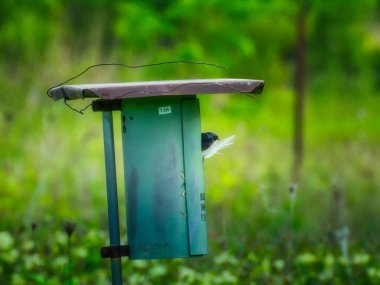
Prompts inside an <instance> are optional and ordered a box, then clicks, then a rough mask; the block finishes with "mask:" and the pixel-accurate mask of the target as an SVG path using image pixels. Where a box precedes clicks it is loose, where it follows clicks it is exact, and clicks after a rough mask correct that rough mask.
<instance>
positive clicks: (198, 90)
mask: <svg viewBox="0 0 380 285" xmlns="http://www.w3.org/2000/svg"><path fill="white" fill-rule="evenodd" d="M263 86H264V82H263V81H260V80H248V79H208V80H178V81H151V82H134V83H112V84H91V85H65V86H60V87H56V88H54V89H52V90H51V92H50V93H51V95H52V96H53V98H54V99H56V100H58V99H67V100H72V99H80V98H87V97H95V98H96V97H98V98H100V99H99V100H96V101H94V102H93V110H94V111H102V112H103V123H104V143H105V159H106V174H107V191H108V192H109V193H108V207H109V214H110V215H109V222H110V235H111V247H108V248H106V249H107V250H108V251H107V250H105V253H104V252H103V253H104V255H105V256H106V257H112V258H117V257H120V256H124V255H128V256H129V258H130V259H153V258H179V257H192V256H200V255H204V254H207V231H206V206H205V202H206V200H205V199H206V198H205V197H206V196H205V187H204V177H203V157H202V150H201V121H200V111H199V100H198V99H197V98H196V94H212V93H213V94H215V93H239V92H240V93H255V94H258V93H261V91H262V89H263ZM112 111H120V114H121V116H120V117H121V122H122V123H121V126H122V130H121V131H122V138H123V161H124V180H125V192H126V208H127V209H126V211H127V233H128V246H127V247H126V246H124V247H123V246H120V244H119V226H118V224H119V220H118V207H117V193H116V174H115V173H116V172H115V162H114V160H115V158H114V149H113V148H114V146H113V129H112V113H111V112H112ZM112 191H113V192H112ZM112 193H113V196H112V195H111V194H112Z"/></svg>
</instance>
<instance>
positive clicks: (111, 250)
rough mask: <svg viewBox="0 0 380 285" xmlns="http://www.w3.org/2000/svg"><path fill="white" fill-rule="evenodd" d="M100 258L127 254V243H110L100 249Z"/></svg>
mask: <svg viewBox="0 0 380 285" xmlns="http://www.w3.org/2000/svg"><path fill="white" fill-rule="evenodd" d="M100 256H101V257H102V258H119V257H123V256H129V245H111V246H105V247H102V248H101V249H100Z"/></svg>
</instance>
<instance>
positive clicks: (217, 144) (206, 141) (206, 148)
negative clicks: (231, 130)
mask: <svg viewBox="0 0 380 285" xmlns="http://www.w3.org/2000/svg"><path fill="white" fill-rule="evenodd" d="M234 139H235V135H232V136H229V137H227V138H225V139H222V140H220V139H219V137H218V135H216V134H215V133H213V132H206V133H201V141H202V156H203V159H205V158H206V159H207V158H210V157H212V156H214V155H215V154H217V153H218V154H220V152H219V151H220V150H222V149H225V148H227V147H229V146H231V145H232V144H233V143H234Z"/></svg>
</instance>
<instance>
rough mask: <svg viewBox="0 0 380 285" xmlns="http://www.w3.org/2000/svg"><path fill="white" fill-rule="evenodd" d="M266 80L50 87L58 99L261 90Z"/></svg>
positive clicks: (154, 82) (124, 97)
mask: <svg viewBox="0 0 380 285" xmlns="http://www.w3.org/2000/svg"><path fill="white" fill-rule="evenodd" d="M263 88H264V81H263V80H254V79H228V78H227V79H224V78H223V79H190V80H164V81H146V82H123V83H102V84H80V85H62V86H57V87H54V88H52V89H50V90H49V94H50V95H51V97H52V98H53V99H55V100H60V99H70V100H72V99H84V98H100V99H103V100H115V99H127V98H141V97H155V96H172V95H196V94H218V93H251V94H260V93H261V91H262V90H263Z"/></svg>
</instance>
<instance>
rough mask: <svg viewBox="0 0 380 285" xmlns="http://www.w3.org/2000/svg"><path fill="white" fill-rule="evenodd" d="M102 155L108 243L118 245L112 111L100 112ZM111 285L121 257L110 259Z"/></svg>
mask: <svg viewBox="0 0 380 285" xmlns="http://www.w3.org/2000/svg"><path fill="white" fill-rule="evenodd" d="M102 119H103V140H104V157H105V162H106V181H107V204H108V225H109V234H110V245H111V246H113V245H120V229H119V209H118V199H117V183H116V166H115V145H114V139H113V120H112V112H111V111H104V112H102ZM111 271H112V285H121V284H122V278H121V258H120V257H118V258H112V259H111Z"/></svg>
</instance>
